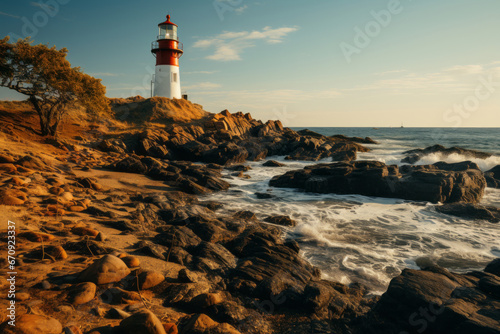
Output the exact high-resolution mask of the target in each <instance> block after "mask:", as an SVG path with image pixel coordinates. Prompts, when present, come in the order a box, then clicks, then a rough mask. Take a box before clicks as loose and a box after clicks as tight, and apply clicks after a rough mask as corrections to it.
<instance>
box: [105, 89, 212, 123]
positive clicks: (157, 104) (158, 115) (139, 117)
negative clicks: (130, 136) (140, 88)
mask: <svg viewBox="0 0 500 334" xmlns="http://www.w3.org/2000/svg"><path fill="white" fill-rule="evenodd" d="M111 108H112V109H113V111H114V112H115V115H116V119H117V120H120V121H124V122H127V123H134V124H145V123H159V124H169V123H172V122H179V123H187V122H191V121H194V120H198V119H201V118H204V117H206V116H207V115H208V113H207V112H206V111H205V110H203V107H202V106H201V105H199V104H195V103H192V102H190V101H187V100H183V99H167V98H164V97H153V98H150V99H144V98H142V97H140V96H136V97H131V98H128V99H111Z"/></svg>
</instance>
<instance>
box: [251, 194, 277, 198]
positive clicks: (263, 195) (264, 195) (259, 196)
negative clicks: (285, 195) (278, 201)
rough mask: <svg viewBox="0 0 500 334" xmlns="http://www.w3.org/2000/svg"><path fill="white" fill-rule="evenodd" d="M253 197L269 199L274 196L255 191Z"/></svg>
mask: <svg viewBox="0 0 500 334" xmlns="http://www.w3.org/2000/svg"><path fill="white" fill-rule="evenodd" d="M255 197H257V198H258V199H269V198H274V197H275V196H274V195H271V194H269V193H255Z"/></svg>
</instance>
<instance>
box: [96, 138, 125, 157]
mask: <svg viewBox="0 0 500 334" xmlns="http://www.w3.org/2000/svg"><path fill="white" fill-rule="evenodd" d="M97 149H99V150H101V151H103V152H115V153H120V154H125V152H126V151H127V146H126V145H125V143H123V141H122V140H120V139H114V140H113V139H105V140H103V141H101V142H100V143H99V144H98V145H97Z"/></svg>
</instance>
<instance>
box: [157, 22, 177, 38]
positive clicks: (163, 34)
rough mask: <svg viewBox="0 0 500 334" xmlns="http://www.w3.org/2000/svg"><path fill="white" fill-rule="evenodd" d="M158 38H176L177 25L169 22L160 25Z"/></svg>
mask: <svg viewBox="0 0 500 334" xmlns="http://www.w3.org/2000/svg"><path fill="white" fill-rule="evenodd" d="M159 37H160V38H162V39H174V40H177V27H176V26H174V25H170V24H163V25H161V26H160V36H159Z"/></svg>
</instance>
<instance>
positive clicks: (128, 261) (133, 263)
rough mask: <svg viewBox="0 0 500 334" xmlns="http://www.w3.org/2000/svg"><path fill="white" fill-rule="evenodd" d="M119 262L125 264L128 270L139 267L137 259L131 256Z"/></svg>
mask: <svg viewBox="0 0 500 334" xmlns="http://www.w3.org/2000/svg"><path fill="white" fill-rule="evenodd" d="M121 260H122V261H123V262H125V264H126V265H127V267H129V268H136V267H139V265H140V264H141V262H140V261H139V259H138V258H137V257H135V256H132V255H128V256H124V257H122V258H121Z"/></svg>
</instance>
